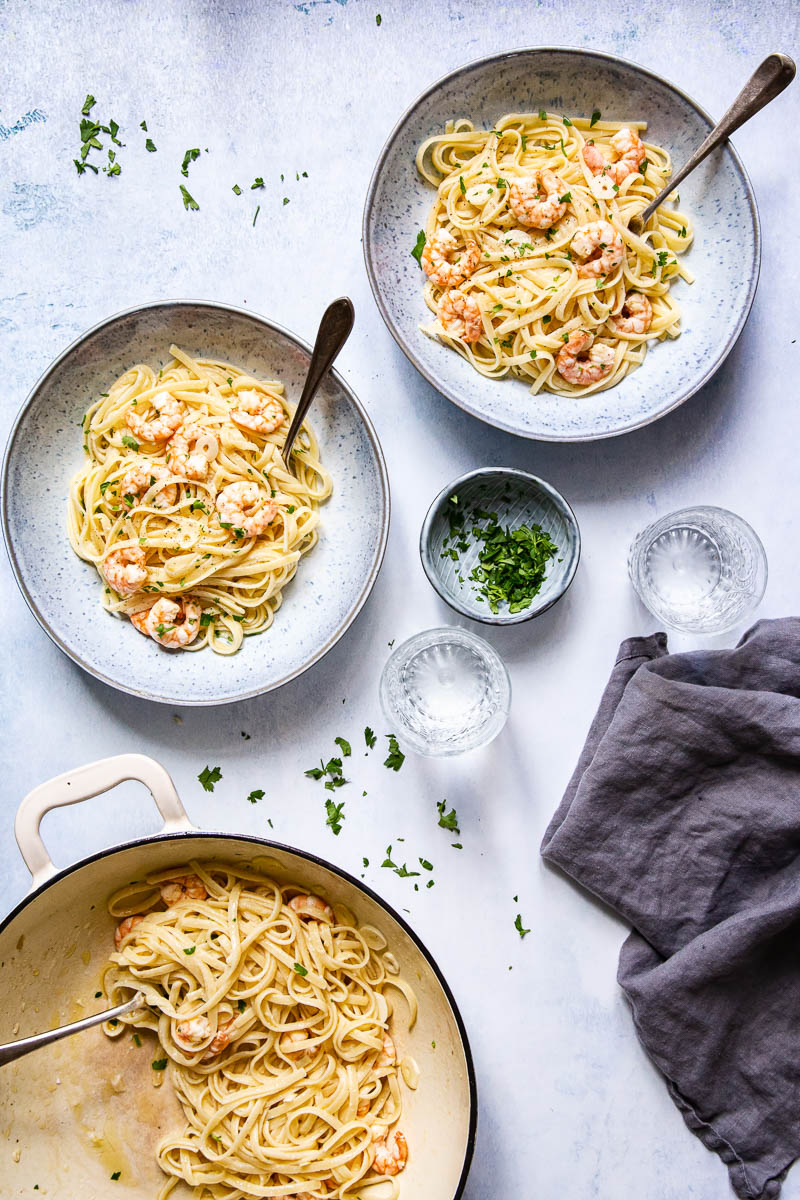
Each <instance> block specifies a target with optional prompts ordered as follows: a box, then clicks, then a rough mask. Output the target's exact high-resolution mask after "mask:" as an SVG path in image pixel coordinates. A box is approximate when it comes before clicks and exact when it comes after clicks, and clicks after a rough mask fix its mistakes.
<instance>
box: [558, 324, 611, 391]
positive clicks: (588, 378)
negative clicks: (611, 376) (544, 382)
mask: <svg viewBox="0 0 800 1200" xmlns="http://www.w3.org/2000/svg"><path fill="white" fill-rule="evenodd" d="M593 343H594V334H592V333H588V332H587V331H586V330H585V329H573V331H572V333H571V334H570V335H569V339H568V340H567V342H566V343H565V344H564V345H563V346H562V347H561V349H560V350H559V352H558V356H557V358H556V368H557V370H558V373H559V375H563V376H564V378H565V379H566V380H567V382H568V383H574V384H576V385H577V386H578V387H586V386H587V385H588V384H590V383H598V382H599V380H601V379H603V378H604V376H606V375H607V374H608V372H609V371H610V370H611V365H612V363H613V362H614V351H613V349H612V348H611V346H606V345H604V344H603V343H600V342H598V344H597V345H596V346H595V345H594V344H593Z"/></svg>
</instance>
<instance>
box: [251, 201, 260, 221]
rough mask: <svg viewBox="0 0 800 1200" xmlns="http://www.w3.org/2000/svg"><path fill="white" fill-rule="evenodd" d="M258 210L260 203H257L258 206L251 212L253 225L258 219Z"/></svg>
mask: <svg viewBox="0 0 800 1200" xmlns="http://www.w3.org/2000/svg"><path fill="white" fill-rule="evenodd" d="M260 212H261V205H260V204H259V205H258V207H257V208H256V211H255V212H254V213H253V224H254V225H255V223H256V221H257V220H258V214H259V213H260Z"/></svg>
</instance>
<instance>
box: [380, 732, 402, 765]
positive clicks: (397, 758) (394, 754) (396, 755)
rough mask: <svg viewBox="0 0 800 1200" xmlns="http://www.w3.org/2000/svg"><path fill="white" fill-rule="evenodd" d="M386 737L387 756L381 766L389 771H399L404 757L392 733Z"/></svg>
mask: <svg viewBox="0 0 800 1200" xmlns="http://www.w3.org/2000/svg"><path fill="white" fill-rule="evenodd" d="M386 736H387V738H388V739H389V754H388V756H387V758H386V759H385V760H384V763H383V765H384V766H385V767H388V768H389V770H390V771H399V770H400V768H401V767H402V765H403V763H404V762H405V759H406V756H405V754H403V752H402V750H401V749H400V747H399V745H398V744H397V738H396V737H395V735H394V734H393V733H387V734H386Z"/></svg>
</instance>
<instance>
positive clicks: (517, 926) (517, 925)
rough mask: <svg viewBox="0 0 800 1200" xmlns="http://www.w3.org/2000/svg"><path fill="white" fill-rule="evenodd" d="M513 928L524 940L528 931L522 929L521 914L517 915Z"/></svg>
mask: <svg viewBox="0 0 800 1200" xmlns="http://www.w3.org/2000/svg"><path fill="white" fill-rule="evenodd" d="M514 928H515V929H516V931H517V933H518V934H519V936H520V937H521V938H524V937H525V934H526V933H530V929H523V927H522V914H521V913H517V916H516V920H515V921H514Z"/></svg>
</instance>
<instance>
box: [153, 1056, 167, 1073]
mask: <svg viewBox="0 0 800 1200" xmlns="http://www.w3.org/2000/svg"><path fill="white" fill-rule="evenodd" d="M150 1066H151V1067H152V1068H153V1070H154V1071H166V1069H167V1060H166V1059H165V1058H156V1059H154V1060H153V1062H151V1063H150Z"/></svg>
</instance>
